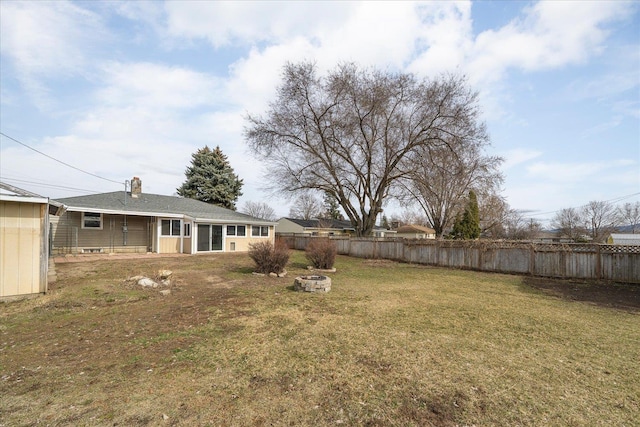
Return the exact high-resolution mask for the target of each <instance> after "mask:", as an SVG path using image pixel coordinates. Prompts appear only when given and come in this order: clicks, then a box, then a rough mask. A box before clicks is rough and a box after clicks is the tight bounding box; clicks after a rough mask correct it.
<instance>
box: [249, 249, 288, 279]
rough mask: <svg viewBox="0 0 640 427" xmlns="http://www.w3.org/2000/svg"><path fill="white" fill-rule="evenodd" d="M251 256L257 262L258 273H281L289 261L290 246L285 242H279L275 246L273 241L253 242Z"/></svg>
mask: <svg viewBox="0 0 640 427" xmlns="http://www.w3.org/2000/svg"><path fill="white" fill-rule="evenodd" d="M249 257H250V258H251V259H252V260H253V261H254V262H255V263H256V270H257V272H258V273H263V274H269V273H276V274H280V273H282V272H283V271H284V268H285V267H286V265H287V262H289V248H288V247H287V245H286V244H285V243H284V242H277V243H276V245H275V247H274V246H273V245H272V244H271V242H260V243H251V244H249Z"/></svg>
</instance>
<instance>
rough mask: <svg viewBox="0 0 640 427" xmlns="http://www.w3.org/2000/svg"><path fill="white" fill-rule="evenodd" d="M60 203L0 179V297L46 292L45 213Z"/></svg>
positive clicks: (57, 209) (58, 210)
mask: <svg viewBox="0 0 640 427" xmlns="http://www.w3.org/2000/svg"><path fill="white" fill-rule="evenodd" d="M50 210H51V213H52V214H54V215H55V214H60V213H61V212H62V211H63V210H64V209H63V206H62V205H60V204H57V203H56V204H51V205H50V204H49V199H48V198H46V197H43V196H40V195H37V194H34V193H31V192H29V191H26V190H23V189H21V188H17V187H14V186H12V185H8V184H5V183H2V182H0V298H3V299H4V298H12V297H21V296H28V295H33V294H40V293H44V292H46V291H47V286H48V283H47V282H48V281H47V272H48V268H49V266H48V264H49V213H50Z"/></svg>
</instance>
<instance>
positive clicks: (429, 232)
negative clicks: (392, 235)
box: [395, 225, 436, 239]
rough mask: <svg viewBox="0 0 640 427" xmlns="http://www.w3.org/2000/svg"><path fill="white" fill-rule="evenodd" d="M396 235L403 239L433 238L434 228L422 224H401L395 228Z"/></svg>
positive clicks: (434, 235)
mask: <svg viewBox="0 0 640 427" xmlns="http://www.w3.org/2000/svg"><path fill="white" fill-rule="evenodd" d="M395 231H396V237H403V238H405V239H435V238H436V230H434V229H433V228H429V227H423V226H422V225H403V226H401V227H398V228H397V229H396V230H395Z"/></svg>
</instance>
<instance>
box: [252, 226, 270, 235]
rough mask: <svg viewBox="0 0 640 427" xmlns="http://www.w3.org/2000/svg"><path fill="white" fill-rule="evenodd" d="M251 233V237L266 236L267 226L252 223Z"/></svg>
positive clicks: (267, 233) (267, 232)
mask: <svg viewBox="0 0 640 427" xmlns="http://www.w3.org/2000/svg"><path fill="white" fill-rule="evenodd" d="M251 235H252V236H253V237H268V236H269V227H267V226H260V225H253V226H252V227H251Z"/></svg>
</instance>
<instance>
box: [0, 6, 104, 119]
mask: <svg viewBox="0 0 640 427" xmlns="http://www.w3.org/2000/svg"><path fill="white" fill-rule="evenodd" d="M0 7H1V13H0V20H1V21H0V24H1V25H0V28H1V33H0V40H1V43H0V50H1V52H2V55H3V57H5V58H11V61H12V63H13V64H14V66H15V70H16V77H17V78H18V79H19V80H20V81H21V83H22V85H23V86H24V87H25V88H26V89H27V92H28V93H29V94H30V95H31V96H32V97H33V98H34V99H35V100H36V102H37V103H38V104H40V105H41V106H44V105H46V104H47V103H49V102H50V95H49V93H48V91H49V88H48V85H47V83H45V79H51V78H53V77H56V76H63V77H68V76H72V75H82V74H83V72H84V67H85V66H86V65H87V63H88V61H87V55H86V53H87V51H90V50H91V47H92V44H93V43H94V42H95V40H96V39H97V38H99V37H100V36H103V35H104V33H103V32H104V27H103V23H102V20H101V18H100V17H99V16H98V15H96V14H94V13H92V12H90V11H88V10H86V9H83V8H81V7H78V6H76V5H74V4H73V3H70V2H66V1H56V2H4V1H3V2H2V3H0Z"/></svg>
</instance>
